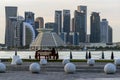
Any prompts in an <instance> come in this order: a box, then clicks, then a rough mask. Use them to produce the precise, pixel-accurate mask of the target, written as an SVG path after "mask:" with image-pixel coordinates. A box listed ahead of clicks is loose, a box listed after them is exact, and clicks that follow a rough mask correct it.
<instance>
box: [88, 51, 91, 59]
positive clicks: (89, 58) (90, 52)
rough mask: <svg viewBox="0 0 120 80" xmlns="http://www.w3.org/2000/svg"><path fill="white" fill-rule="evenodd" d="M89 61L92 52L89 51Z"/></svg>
mask: <svg viewBox="0 0 120 80" xmlns="http://www.w3.org/2000/svg"><path fill="white" fill-rule="evenodd" d="M88 58H89V59H91V52H90V51H89V56H88Z"/></svg>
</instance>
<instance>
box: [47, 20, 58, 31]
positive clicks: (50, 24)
mask: <svg viewBox="0 0 120 80" xmlns="http://www.w3.org/2000/svg"><path fill="white" fill-rule="evenodd" d="M45 28H48V29H53V30H52V32H56V33H57V31H56V29H57V25H56V23H54V22H48V23H45Z"/></svg>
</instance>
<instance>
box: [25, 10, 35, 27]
mask: <svg viewBox="0 0 120 80" xmlns="http://www.w3.org/2000/svg"><path fill="white" fill-rule="evenodd" d="M25 22H27V23H29V24H31V25H32V26H33V27H34V13H33V12H25Z"/></svg>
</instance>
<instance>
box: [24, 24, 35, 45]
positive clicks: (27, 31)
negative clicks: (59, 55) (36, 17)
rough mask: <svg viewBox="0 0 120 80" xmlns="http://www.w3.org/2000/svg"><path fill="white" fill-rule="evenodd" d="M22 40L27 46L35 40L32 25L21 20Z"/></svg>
mask: <svg viewBox="0 0 120 80" xmlns="http://www.w3.org/2000/svg"><path fill="white" fill-rule="evenodd" d="M22 34H23V38H22V39H23V42H22V45H23V46H26V47H29V46H30V44H31V43H32V42H33V41H34V40H35V30H34V28H33V26H32V25H31V24H29V23H27V22H23V33H22Z"/></svg>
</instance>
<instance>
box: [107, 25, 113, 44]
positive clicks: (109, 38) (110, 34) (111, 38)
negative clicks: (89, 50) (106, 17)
mask: <svg viewBox="0 0 120 80" xmlns="http://www.w3.org/2000/svg"><path fill="white" fill-rule="evenodd" d="M112 42H113V29H112V27H111V26H108V43H112Z"/></svg>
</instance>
